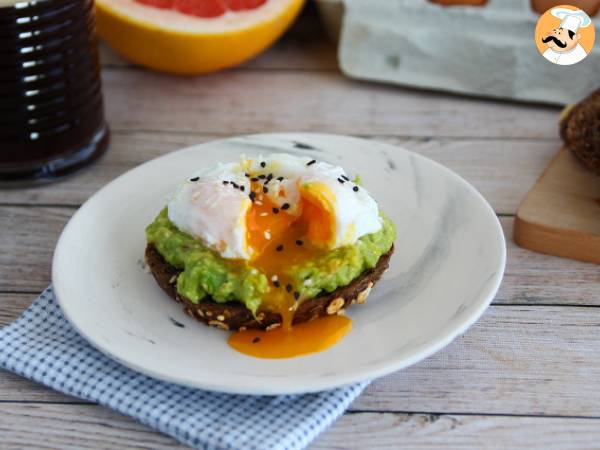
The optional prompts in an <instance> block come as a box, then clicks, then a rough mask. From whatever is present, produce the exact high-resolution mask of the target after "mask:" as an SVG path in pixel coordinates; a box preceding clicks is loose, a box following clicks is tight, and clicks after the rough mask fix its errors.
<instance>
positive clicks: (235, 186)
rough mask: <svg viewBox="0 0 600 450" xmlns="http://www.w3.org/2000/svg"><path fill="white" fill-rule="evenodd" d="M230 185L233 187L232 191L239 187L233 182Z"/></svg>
mask: <svg viewBox="0 0 600 450" xmlns="http://www.w3.org/2000/svg"><path fill="white" fill-rule="evenodd" d="M231 185H232V186H233V188H234V189H237V188H239V185H238V184H237V183H235V182H233V181H232V182H231Z"/></svg>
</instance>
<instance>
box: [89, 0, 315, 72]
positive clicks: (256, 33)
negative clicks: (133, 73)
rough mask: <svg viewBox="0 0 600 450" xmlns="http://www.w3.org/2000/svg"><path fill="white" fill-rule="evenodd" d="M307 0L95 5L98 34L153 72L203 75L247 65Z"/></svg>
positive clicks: (155, 0) (152, 0) (142, 0)
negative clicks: (242, 63)
mask: <svg viewBox="0 0 600 450" xmlns="http://www.w3.org/2000/svg"><path fill="white" fill-rule="evenodd" d="M303 3H304V0H96V23H97V28H98V34H99V35H100V37H102V38H103V39H104V40H105V41H106V42H107V43H108V44H109V45H110V46H111V47H112V48H114V49H115V50H116V51H117V52H118V53H120V54H121V55H123V56H125V57H126V58H128V59H130V60H131V61H133V62H135V63H137V64H140V65H142V66H146V67H149V68H152V69H156V70H160V71H163V72H168V73H176V74H187V75H191V74H199V73H206V72H212V71H215V70H219V69H223V68H226V67H231V66H234V65H237V64H240V63H241V62H243V61H246V60H248V59H250V58H252V57H253V56H255V55H257V54H258V53H260V52H261V51H262V50H264V49H265V48H267V47H268V46H269V45H271V44H272V43H273V42H274V41H275V40H276V39H277V38H278V37H279V36H280V35H281V34H282V33H283V32H284V31H285V30H286V28H287V27H288V26H289V25H290V24H291V23H292V21H293V20H294V19H295V17H296V16H297V15H298V12H299V11H300V9H301V8H302V5H303Z"/></svg>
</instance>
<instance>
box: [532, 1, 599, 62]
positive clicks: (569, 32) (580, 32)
mask: <svg viewBox="0 0 600 450" xmlns="http://www.w3.org/2000/svg"><path fill="white" fill-rule="evenodd" d="M594 37H595V31H594V24H593V23H592V20H591V19H590V17H589V16H588V15H587V14H586V13H585V12H584V11H582V10H580V9H579V8H576V7H575V6H570V5H560V6H557V7H555V8H551V9H549V10H548V11H546V12H545V13H544V14H542V16H541V17H540V20H538V23H537V26H536V27H535V42H536V45H537V48H538V50H539V52H540V53H541V54H542V56H543V57H544V58H546V59H547V60H548V61H550V62H551V63H554V64H558V65H561V66H570V65H571V64H576V63H578V62H579V61H581V60H583V59H584V58H585V57H586V56H587V55H588V53H589V52H591V51H592V47H593V46H594Z"/></svg>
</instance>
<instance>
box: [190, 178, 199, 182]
mask: <svg viewBox="0 0 600 450" xmlns="http://www.w3.org/2000/svg"><path fill="white" fill-rule="evenodd" d="M199 179H200V177H194V178H190V181H198V180H199Z"/></svg>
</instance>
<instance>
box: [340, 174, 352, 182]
mask: <svg viewBox="0 0 600 450" xmlns="http://www.w3.org/2000/svg"><path fill="white" fill-rule="evenodd" d="M342 178H343V179H344V180H346V181H350V178H348V177H347V176H346V175H342Z"/></svg>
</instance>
